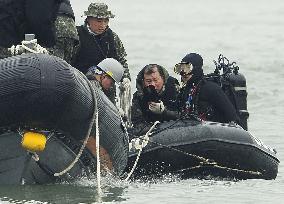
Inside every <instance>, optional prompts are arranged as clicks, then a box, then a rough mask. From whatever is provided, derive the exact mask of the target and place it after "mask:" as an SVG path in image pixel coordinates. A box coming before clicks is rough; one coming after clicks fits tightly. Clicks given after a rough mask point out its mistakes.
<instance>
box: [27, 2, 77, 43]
mask: <svg viewBox="0 0 284 204" xmlns="http://www.w3.org/2000/svg"><path fill="white" fill-rule="evenodd" d="M25 14H26V26H27V27H26V33H33V34H35V38H36V39H37V41H38V43H39V44H40V45H42V46H44V47H52V46H54V45H55V41H56V33H55V25H54V22H55V20H56V17H57V15H60V14H61V15H62V14H65V15H68V16H71V17H73V18H74V13H73V10H72V7H71V4H70V1H69V0H40V1H39V0H26V3H25ZM74 19H75V18H74Z"/></svg>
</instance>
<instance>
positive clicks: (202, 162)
mask: <svg viewBox="0 0 284 204" xmlns="http://www.w3.org/2000/svg"><path fill="white" fill-rule="evenodd" d="M147 142H151V143H154V144H156V145H159V146H161V147H165V148H168V149H170V150H173V151H176V152H180V153H182V154H184V155H186V156H190V157H193V158H196V159H199V160H200V162H199V164H200V165H197V166H194V167H190V168H187V169H183V170H181V172H182V171H184V170H192V169H198V168H202V167H203V166H204V165H209V166H213V167H216V168H219V169H226V170H231V171H236V172H242V173H249V174H252V175H261V174H262V173H261V172H258V171H251V170H243V169H236V168H231V167H226V166H222V165H219V164H218V163H217V162H215V161H214V160H212V159H206V158H204V157H202V156H198V155H195V154H191V153H188V152H185V151H182V150H179V149H177V148H174V147H170V146H168V145H164V144H161V143H158V142H154V141H152V140H149V139H148V141H147Z"/></svg>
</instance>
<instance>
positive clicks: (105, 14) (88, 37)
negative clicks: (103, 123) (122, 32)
mask: <svg viewBox="0 0 284 204" xmlns="http://www.w3.org/2000/svg"><path fill="white" fill-rule="evenodd" d="M83 16H85V17H86V19H85V22H84V24H83V25H81V26H78V27H77V30H78V34H79V39H80V45H79V49H78V52H77V54H76V56H75V58H74V60H73V63H72V65H73V66H74V67H75V68H77V69H79V70H80V71H81V72H83V73H85V74H86V72H87V70H88V69H89V68H90V67H92V66H95V65H97V64H98V63H99V62H101V61H102V60H103V59H105V58H114V59H116V60H117V61H119V62H120V63H121V64H122V65H123V67H124V75H123V79H122V83H121V84H122V85H121V87H122V89H123V87H127V86H130V73H129V69H128V64H127V60H126V56H127V54H126V52H125V49H124V46H123V44H122V42H121V40H120V38H119V37H118V35H117V34H116V33H115V32H113V31H112V29H110V27H109V19H110V18H114V17H115V15H114V14H112V12H111V11H110V10H109V8H108V6H107V5H106V4H105V3H91V4H90V5H89V7H88V10H87V11H85V12H84V15H83ZM115 89H116V88H115V87H112V88H111V89H110V90H109V92H108V93H106V94H107V96H108V97H109V98H111V101H112V102H113V103H115V96H116V92H115Z"/></svg>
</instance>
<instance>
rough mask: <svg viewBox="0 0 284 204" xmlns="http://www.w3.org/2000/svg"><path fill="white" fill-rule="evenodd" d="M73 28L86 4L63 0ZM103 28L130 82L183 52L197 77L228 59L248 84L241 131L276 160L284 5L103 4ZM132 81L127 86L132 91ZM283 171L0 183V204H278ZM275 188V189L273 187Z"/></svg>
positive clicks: (283, 154) (283, 98)
mask: <svg viewBox="0 0 284 204" xmlns="http://www.w3.org/2000/svg"><path fill="white" fill-rule="evenodd" d="M71 2H72V4H73V8H74V10H75V14H76V17H77V19H76V21H77V24H81V23H82V22H83V18H82V17H81V15H82V14H83V11H84V10H86V9H87V7H88V4H89V3H90V2H91V1H90V0H71ZM104 2H107V3H108V4H109V6H110V9H111V10H112V11H113V13H115V14H116V17H115V19H111V21H110V26H111V28H112V29H113V30H114V31H115V32H116V33H117V34H118V35H119V36H120V38H121V40H122V41H123V43H124V46H125V49H126V50H127V53H128V58H127V59H128V63H129V66H130V70H131V74H132V78H133V79H135V76H136V75H137V73H138V72H139V70H140V69H141V68H142V67H143V66H144V65H146V64H149V63H158V64H161V65H163V66H164V67H166V68H167V69H168V71H169V72H170V74H172V75H173V76H175V77H178V76H177V75H175V74H174V73H173V70H172V67H173V65H174V64H175V63H177V62H179V61H180V60H181V58H182V57H183V56H184V55H185V54H186V53H189V52H198V53H200V54H201V55H202V56H203V58H204V64H205V65H204V66H205V68H204V69H205V72H206V73H209V72H212V71H213V70H214V64H213V60H214V59H215V60H216V59H217V58H218V55H219V54H223V55H224V56H226V57H227V58H228V59H230V60H232V61H236V62H237V65H239V67H240V72H241V73H243V74H244V75H245V76H246V79H247V86H248V94H249V95H248V110H249V112H250V118H249V123H248V125H249V131H250V132H251V133H252V134H253V135H254V136H256V137H258V138H259V139H261V140H262V141H263V142H264V144H266V145H268V146H270V147H273V148H275V149H276V150H277V151H278V154H277V155H278V158H279V159H280V161H282V162H283V158H284V125H283V123H284V110H283V104H284V95H283V94H284V92H283V91H284V80H283V78H284V69H283V68H284V54H283V53H284V43H283V42H284V34H283V33H284V12H283V11H284V1H282V0H238V1H237V0H198V1H196V0H175V1H172V0H143V1H138V0H112V1H111V0H108V1H106V0H105V1H104ZM134 81H135V80H132V88H133V91H134V90H135V84H134ZM283 173H284V168H283V165H282V163H280V165H279V173H278V176H277V178H276V179H275V180H270V181H266V180H245V181H237V182H234V181H216V180H198V179H188V180H178V179H177V178H174V177H171V176H168V177H165V178H164V179H160V180H156V181H152V182H143V181H136V182H124V181H120V180H117V179H114V178H104V179H103V181H102V186H103V189H102V190H103V192H104V195H103V196H101V197H99V196H98V195H97V188H96V180H95V179H94V180H87V179H81V180H79V181H77V182H75V183H72V184H56V185H45V186H0V203H97V202H103V203H209V202H210V203H281V201H282V200H283V199H284V192H283V187H284V177H283ZM281 186H282V187H281Z"/></svg>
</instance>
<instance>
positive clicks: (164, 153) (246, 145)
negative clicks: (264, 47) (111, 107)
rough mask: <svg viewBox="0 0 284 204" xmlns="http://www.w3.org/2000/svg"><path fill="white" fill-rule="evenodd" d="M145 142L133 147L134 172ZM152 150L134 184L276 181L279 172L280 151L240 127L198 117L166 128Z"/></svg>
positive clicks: (156, 135)
mask: <svg viewBox="0 0 284 204" xmlns="http://www.w3.org/2000/svg"><path fill="white" fill-rule="evenodd" d="M140 138H141V139H138V138H136V139H133V140H132V142H131V146H132V149H131V151H130V153H129V161H128V168H127V169H128V171H130V169H131V168H132V167H133V164H134V161H135V160H136V158H137V155H138V153H139V150H137V149H138V148H139V147H140V146H141V143H142V141H143V138H145V137H144V136H141V137H140ZM146 144H147V145H146V146H145V147H144V148H143V150H142V152H141V155H140V157H139V159H138V163H137V167H136V169H135V171H134V173H133V176H132V178H141V177H143V176H146V177H159V176H161V175H165V174H177V175H178V176H180V177H181V178H208V177H209V178H211V177H212V176H213V177H217V178H221V179H223V178H226V179H275V178H276V176H277V172H278V164H279V160H278V159H277V157H276V151H275V150H274V149H272V148H270V147H268V146H266V145H264V144H263V143H262V142H261V141H260V140H259V139H257V138H256V137H254V136H252V135H251V134H250V133H249V132H248V131H246V130H244V129H243V128H241V127H240V126H237V125H234V124H221V123H213V122H204V121H199V120H197V119H194V117H191V118H187V119H181V120H177V121H170V122H164V123H161V124H158V126H157V127H156V128H155V129H154V130H153V131H152V133H151V135H150V137H149V141H148V143H147V142H146ZM135 146H136V148H134V147H135Z"/></svg>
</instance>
